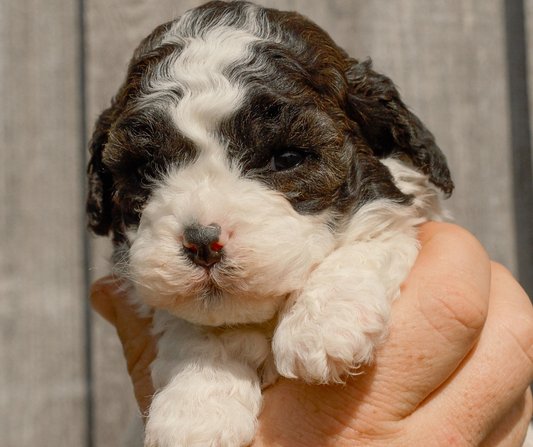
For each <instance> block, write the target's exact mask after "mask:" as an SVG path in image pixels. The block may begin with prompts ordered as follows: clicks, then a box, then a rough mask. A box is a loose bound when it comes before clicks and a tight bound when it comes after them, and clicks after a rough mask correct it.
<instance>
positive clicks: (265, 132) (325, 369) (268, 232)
mask: <svg viewBox="0 0 533 447" xmlns="http://www.w3.org/2000/svg"><path fill="white" fill-rule="evenodd" d="M90 150H91V154H92V159H91V161H90V164H89V169H88V175H89V197H88V202H87V210H88V214H89V226H90V228H91V229H92V230H93V231H94V232H95V233H96V234H99V235H107V234H109V233H112V235H113V241H114V244H115V247H116V256H115V259H116V271H117V272H118V273H119V274H120V275H121V276H122V277H123V278H126V279H127V280H128V281H129V282H130V284H131V293H130V295H131V297H132V300H135V301H136V302H138V303H143V304H142V306H144V309H150V310H151V309H155V313H154V332H155V333H157V334H159V335H160V337H161V338H160V342H159V345H158V357H157V359H156V360H155V362H154V363H153V370H152V375H153V380H154V384H155V386H156V388H157V389H158V391H157V393H156V395H155V396H154V399H153V402H152V406H151V408H150V412H149V415H148V422H147V425H146V439H145V443H146V445H147V446H158V447H178V446H244V445H247V444H249V443H251V442H252V439H253V436H254V428H255V423H256V417H257V415H258V413H259V411H260V409H261V402H262V400H261V388H262V387H264V386H267V385H268V384H270V383H272V381H274V380H275V379H276V377H277V376H278V374H281V375H283V376H286V377H298V378H301V379H303V380H306V381H308V382H311V383H331V382H339V381H342V380H343V377H346V375H348V374H350V373H351V372H353V371H354V370H355V368H357V366H358V365H360V364H363V363H368V362H370V361H372V356H373V350H374V348H375V346H376V345H377V344H378V343H380V342H381V341H382V340H383V337H384V335H385V333H386V330H387V326H388V323H389V313H390V306H391V302H392V301H393V300H394V299H395V298H396V297H397V296H398V294H399V288H400V284H401V283H402V281H403V280H404V279H405V277H406V275H407V273H408V271H409V269H410V267H411V265H412V263H413V262H414V260H415V258H416V256H417V253H418V245H417V239H416V236H417V225H419V224H420V223H421V222H423V221H425V220H427V219H438V218H439V217H440V216H441V214H442V211H441V208H440V197H441V196H443V195H449V194H450V193H451V192H452V189H453V185H452V182H451V180H450V175H449V171H448V168H447V166H446V160H445V158H444V156H443V154H442V153H441V151H440V150H439V148H438V147H437V146H436V144H435V141H434V139H433V136H432V135H431V134H430V133H429V131H428V130H427V129H426V128H425V127H424V126H423V125H422V123H421V122H420V121H419V120H418V119H417V118H416V117H415V116H414V115H413V114H412V113H410V112H409V110H408V109H407V108H406V107H405V105H404V104H403V103H402V102H401V100H400V98H399V95H398V92H397V91H396V89H395V87H394V85H393V83H392V82H391V81H390V80H389V79H388V78H387V77H385V76H383V75H380V74H378V73H376V72H374V71H373V70H372V67H371V63H370V62H369V61H366V62H358V61H356V60H354V59H351V58H349V57H348V56H347V55H346V53H345V52H344V51H343V50H342V49H340V48H339V47H338V46H337V45H335V43H334V42H333V41H332V40H331V39H330V37H329V36H328V35H327V34H326V33H325V32H324V31H322V30H321V29H320V28H318V27H317V26H316V25H315V24H313V23H312V22H310V21H309V20H307V19H305V18H304V17H302V16H300V15H298V14H296V13H292V12H280V11H277V10H273V9H265V8H262V7H259V6H256V5H254V4H251V3H247V2H231V3H227V2H222V1H216V2H211V3H208V4H206V5H204V6H202V7H200V8H197V9H194V10H192V11H189V12H188V13H186V14H185V15H184V16H183V17H181V18H180V19H178V20H175V21H173V22H170V23H167V24H164V25H162V26H160V27H158V28H157V29H156V30H155V31H154V32H153V33H152V34H151V35H150V36H148V37H147V38H146V39H145V40H144V41H143V42H142V43H141V45H140V46H139V48H138V49H137V50H136V52H135V54H134V56H133V59H132V61H131V64H130V67H129V72H128V75H127V78H126V80H125V82H124V84H123V86H122V87H121V88H120V90H119V92H118V94H117V96H116V98H115V99H114V100H113V103H112V106H111V107H110V108H109V109H107V110H105V111H104V112H103V114H102V115H101V117H100V119H99V120H98V122H97V124H96V130H95V132H94V135H93V139H92V142H91V146H90ZM142 306H140V308H141V307H142Z"/></svg>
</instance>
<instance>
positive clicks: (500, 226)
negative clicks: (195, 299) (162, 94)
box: [87, 0, 533, 446]
mask: <svg viewBox="0 0 533 447" xmlns="http://www.w3.org/2000/svg"><path fill="white" fill-rule="evenodd" d="M530 1H533V0H530ZM201 3H203V2H201V1H193V0H188V1H182V2H179V3H176V2H175V1H174V0H157V1H156V0H144V1H142V2H135V3H132V2H127V1H126V0H112V1H110V0H87V8H88V22H87V23H88V49H89V63H88V67H89V86H88V87H89V105H90V107H89V110H90V116H91V117H96V116H97V113H98V112H99V111H100V110H102V109H103V108H104V107H106V106H107V105H108V103H109V98H110V97H111V96H112V95H113V94H114V93H115V92H116V89H117V87H118V85H119V84H120V82H121V81H122V79H123V77H124V74H125V67H126V64H127V62H128V60H129V58H130V56H131V53H132V51H133V49H134V48H135V46H136V45H137V44H138V42H139V41H140V39H141V38H143V37H144V36H145V35H147V34H148V33H149V32H150V31H151V30H152V29H153V28H154V27H155V26H156V25H158V24H160V23H162V22H165V21H167V20H170V19H172V18H174V17H177V16H179V15H181V14H182V13H183V12H184V11H185V10H187V9H189V8H191V7H194V6H197V5H198V4H201ZM261 3H262V4H264V5H265V6H270V7H277V8H281V9H291V10H298V11H300V12H302V13H304V14H306V15H308V16H309V17H310V18H311V19H313V20H315V21H316V22H317V23H318V24H320V25H321V26H323V27H324V28H325V29H326V30H328V31H329V32H330V33H331V34H332V36H333V38H334V39H335V40H336V41H337V42H338V43H339V44H340V45H341V46H343V47H344V48H345V49H346V50H347V51H348V52H349V53H350V55H352V56H354V57H357V58H359V59H365V58H367V57H369V56H371V57H372V58H373V60H374V63H375V67H376V68H377V69H378V70H379V71H382V72H384V73H386V74H388V75H389V76H390V77H391V78H392V79H393V80H394V81H395V82H396V84H397V85H398V86H399V88H400V90H401V92H402V94H403V96H404V99H405V101H406V102H407V103H408V104H409V105H410V106H411V108H412V109H413V110H414V111H415V113H417V114H418V115H419V116H420V117H421V118H422V120H423V121H424V122H426V124H427V125H428V127H429V128H430V129H431V130H432V131H433V132H434V133H435V135H436V137H437V140H438V141H439V143H440V146H441V147H442V149H443V150H444V152H445V153H446V155H447V157H448V159H449V162H450V165H451V168H452V173H453V176H454V179H455V183H456V186H457V189H456V192H455V193H454V197H453V198H452V199H451V200H450V203H449V206H450V208H451V209H452V211H453V214H454V215H455V221H456V222H457V223H459V224H460V225H463V226H465V227H466V228H468V229H469V230H470V231H472V232H473V233H474V234H475V235H476V236H477V237H478V238H479V239H480V240H481V241H482V243H483V244H484V245H485V247H486V248H487V250H488V252H489V254H490V255H491V257H492V258H493V259H495V260H498V261H500V262H502V263H503V264H505V265H506V266H507V267H509V268H510V269H511V270H512V271H513V272H515V273H516V271H517V264H516V243H515V232H514V226H513V225H514V222H513V204H512V200H511V198H512V181H511V180H512V179H511V176H512V167H511V159H510V152H509V151H510V134H509V119H508V114H509V110H508V101H507V99H508V98H507V97H508V85H507V78H506V76H507V74H506V68H505V67H506V57H505V27H504V19H503V11H504V8H503V0H487V1H485V2H482V3H480V2H475V1H473V0H451V1H448V2H427V1H425V0H398V1H395V2H390V1H387V0H329V1H328V2H324V1H319V0H314V1H310V0H264V1H263V2H261ZM102 271H103V270H102ZM110 337H114V334H113V331H112V330H111V329H110V328H109V327H108V326H106V324H104V323H102V322H100V321H99V320H97V321H95V379H96V382H95V385H96V388H97V400H96V402H97V404H96V423H97V440H98V442H97V445H98V446H107V445H109V446H112V445H113V446H114V445H117V439H118V437H119V436H121V433H122V430H123V429H124V428H125V426H126V424H127V418H124V415H125V414H126V415H131V414H132V413H134V412H135V408H134V403H132V402H131V400H129V398H128V393H130V391H129V386H130V385H129V381H128V380H129V379H128V378H127V376H126V375H125V367H124V364H123V360H122V354H121V352H120V347H119V346H118V345H116V344H115V343H114V342H111V341H110V340H109V338H110ZM110 345H113V346H114V347H113V349H111V348H110ZM104 366H105V368H106V369H105V370H104ZM111 371H114V372H112V373H111ZM110 377H112V379H110ZM120 378H122V379H120ZM121 380H122V385H120V383H121ZM114 399H118V400H119V401H120V402H119V403H116V402H115V403H113V410H112V411H111V410H109V408H108V407H109V402H110V401H112V400H114ZM121 405H122V406H121Z"/></svg>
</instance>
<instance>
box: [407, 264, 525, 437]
mask: <svg viewBox="0 0 533 447" xmlns="http://www.w3.org/2000/svg"><path fill="white" fill-rule="evenodd" d="M492 267H493V268H492V271H493V275H492V284H491V293H490V307H489V314H488V318H487V322H486V324H485V327H484V330H483V334H482V336H481V338H480V340H479V342H478V343H477V344H476V346H475V348H474V349H472V351H471V353H470V354H469V355H468V356H467V358H466V359H465V361H464V362H463V363H462V364H461V367H460V368H458V370H457V372H456V373H455V374H454V375H453V376H451V377H450V379H449V380H448V381H447V383H446V384H445V386H443V387H442V388H441V389H440V390H438V391H437V392H435V393H434V394H433V395H432V396H431V398H430V399H428V401H427V402H426V403H425V405H424V408H422V410H423V411H419V412H417V413H418V417H426V418H427V417H440V418H441V420H442V424H441V426H442V427H443V429H444V430H451V431H453V432H455V434H456V436H461V437H462V438H463V439H467V440H469V442H472V444H473V445H477V444H478V443H480V442H481V441H482V440H483V439H485V437H486V436H487V434H488V433H490V430H491V428H492V427H493V426H494V425H495V424H496V423H497V422H498V420H500V419H501V418H503V416H504V415H505V414H506V413H507V412H508V411H509V410H510V409H511V407H512V406H513V405H514V404H515V402H517V400H519V399H520V397H521V396H522V394H523V393H524V392H525V390H526V389H527V388H528V386H529V383H530V382H531V381H532V380H533V307H532V306H531V302H530V301H529V298H528V296H527V295H526V294H525V292H524V291H523V290H522V288H521V287H520V285H519V284H518V283H517V282H516V281H515V280H514V279H513V278H512V276H511V275H510V273H509V272H508V271H507V270H505V269H504V268H503V267H502V266H500V265H497V264H493V266H492Z"/></svg>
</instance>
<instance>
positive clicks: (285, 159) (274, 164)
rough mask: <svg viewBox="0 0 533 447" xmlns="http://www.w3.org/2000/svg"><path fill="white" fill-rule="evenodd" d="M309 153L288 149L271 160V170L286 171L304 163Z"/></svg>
mask: <svg viewBox="0 0 533 447" xmlns="http://www.w3.org/2000/svg"><path fill="white" fill-rule="evenodd" d="M306 157H307V153H306V152H304V151H301V150H298V149H288V150H285V151H282V152H278V153H277V154H276V155H274V156H273V157H272V160H270V169H272V170H273V171H285V170H287V169H290V168H294V167H295V166H298V165H299V164H300V163H302V162H303V161H304V160H305V158H306Z"/></svg>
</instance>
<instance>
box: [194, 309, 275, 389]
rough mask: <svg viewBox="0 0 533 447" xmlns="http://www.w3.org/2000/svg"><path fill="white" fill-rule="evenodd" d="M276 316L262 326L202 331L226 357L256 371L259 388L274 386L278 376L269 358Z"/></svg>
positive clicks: (224, 327) (209, 328) (213, 328)
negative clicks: (216, 342)
mask: <svg viewBox="0 0 533 447" xmlns="http://www.w3.org/2000/svg"><path fill="white" fill-rule="evenodd" d="M277 324H278V316H277V315H276V316H275V317H274V318H272V319H271V320H269V321H266V322H264V323H261V324H253V325H248V324H243V325H234V326H220V327H204V328H203V330H204V331H205V333H206V335H207V336H213V337H216V338H217V339H218V340H219V341H220V343H221V344H222V345H223V346H224V349H225V351H226V353H227V355H228V356H230V357H233V358H238V359H241V361H243V362H245V363H247V364H248V365H249V366H250V367H251V368H253V369H254V370H256V371H257V373H258V376H259V382H260V385H261V388H266V387H268V386H269V385H271V384H273V383H274V382H275V381H276V380H277V379H278V378H279V373H278V370H277V369H276V365H275V362H274V356H273V354H272V338H273V336H274V332H275V329H276V326H277Z"/></svg>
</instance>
